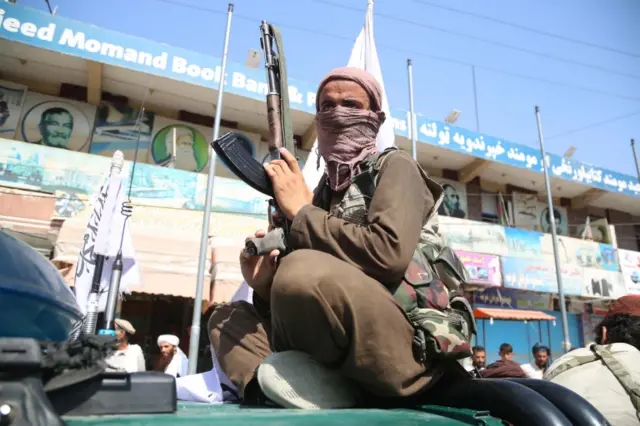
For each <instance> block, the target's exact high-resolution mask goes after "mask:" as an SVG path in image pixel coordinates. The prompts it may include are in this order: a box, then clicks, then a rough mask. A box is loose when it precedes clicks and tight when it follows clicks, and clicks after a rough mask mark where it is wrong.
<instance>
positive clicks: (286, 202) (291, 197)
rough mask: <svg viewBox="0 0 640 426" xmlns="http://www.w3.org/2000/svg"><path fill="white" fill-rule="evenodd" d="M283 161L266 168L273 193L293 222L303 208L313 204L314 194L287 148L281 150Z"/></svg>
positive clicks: (277, 161) (275, 162)
mask: <svg viewBox="0 0 640 426" xmlns="http://www.w3.org/2000/svg"><path fill="white" fill-rule="evenodd" d="M280 153H281V154H282V158H283V160H274V161H272V162H270V163H269V164H266V165H265V166H264V169H265V170H266V172H267V175H268V176H269V178H270V179H271V183H272V184H273V192H274V195H275V198H276V201H277V202H278V206H279V207H280V210H282V213H283V214H284V215H285V216H286V217H287V219H289V220H293V218H294V217H295V216H296V214H297V213H298V211H299V210H300V209H301V208H302V206H304V205H306V204H311V202H312V201H313V193H312V192H311V191H309V188H308V187H307V184H306V183H305V181H304V177H303V176H302V170H300V166H299V165H298V161H297V160H296V158H295V157H294V156H293V154H291V153H290V152H289V151H287V150H286V149H285V148H280Z"/></svg>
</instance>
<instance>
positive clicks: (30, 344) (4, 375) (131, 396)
mask: <svg viewBox="0 0 640 426" xmlns="http://www.w3.org/2000/svg"><path fill="white" fill-rule="evenodd" d="M114 345H115V340H114V339H113V338H110V337H105V336H93V335H92V336H82V337H81V338H79V339H77V340H74V341H71V342H46V343H41V342H37V341H36V340H33V339H24V338H0V395H2V400H1V401H0V405H1V406H2V407H1V408H2V411H1V412H0V424H2V425H3V426H5V425H10V426H23V425H24V426H63V425H64V423H63V421H62V420H61V419H60V416H61V415H75V416H90V415H122V414H156V413H173V412H175V411H176V408H177V396H176V384H175V378H174V377H173V376H169V375H165V374H162V373H155V372H149V373H134V374H129V373H106V372H105V362H104V359H105V358H106V356H108V355H109V354H110V353H111V352H112V351H113V348H114ZM5 412H7V413H5Z"/></svg>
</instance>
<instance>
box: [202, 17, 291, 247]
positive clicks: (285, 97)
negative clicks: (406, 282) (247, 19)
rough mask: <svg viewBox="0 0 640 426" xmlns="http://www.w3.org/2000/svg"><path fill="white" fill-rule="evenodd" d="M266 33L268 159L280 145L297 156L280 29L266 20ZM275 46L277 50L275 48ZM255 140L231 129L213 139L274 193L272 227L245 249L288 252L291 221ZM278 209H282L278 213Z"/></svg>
mask: <svg viewBox="0 0 640 426" xmlns="http://www.w3.org/2000/svg"><path fill="white" fill-rule="evenodd" d="M260 32H261V34H262V37H261V39H260V44H261V46H262V50H263V52H264V60H265V68H266V69H267V85H268V92H267V119H268V121H269V155H268V161H273V160H279V159H280V158H281V156H280V148H282V147H284V148H286V149H287V150H288V151H289V152H291V153H292V154H293V155H294V156H295V142H294V139H293V127H292V125H291V114H290V112H289V87H288V85H287V67H286V62H285V57H284V50H283V47H282V36H281V34H280V30H279V29H278V28H277V27H275V26H274V25H271V24H269V23H267V21H262V23H261V24H260ZM274 47H275V50H274ZM247 144H248V145H250V144H251V142H250V141H249V140H248V139H247V137H246V136H244V135H243V134H241V133H236V132H230V133H227V134H225V135H223V136H222V137H221V138H219V139H217V140H215V141H213V142H212V144H211V145H212V147H213V149H214V151H215V152H216V154H217V155H218V157H220V160H222V162H223V163H224V164H225V165H226V166H227V167H228V168H229V170H231V172H232V173H233V174H234V175H236V176H237V177H238V178H240V179H242V181H244V182H245V183H246V184H247V185H249V186H250V187H252V188H253V189H255V190H256V191H258V192H260V193H262V194H265V195H268V196H270V197H271V199H270V200H269V207H268V209H269V210H268V217H269V225H270V227H271V228H272V230H271V231H269V232H268V233H267V234H266V235H265V236H264V237H262V238H252V239H251V240H249V241H247V243H246V245H245V250H247V252H248V253H249V254H250V255H252V256H262V255H265V254H269V253H270V252H271V251H273V250H276V249H277V250H279V251H280V256H284V255H286V254H287V251H288V250H287V245H286V241H287V235H288V233H289V228H290V226H291V224H290V223H289V221H288V220H287V219H286V217H285V216H284V214H282V212H280V211H279V208H278V205H277V202H276V200H275V198H274V195H273V187H272V185H271V180H270V179H269V176H267V173H266V172H265V170H264V167H263V165H262V164H261V163H260V162H259V161H257V160H256V159H255V158H253V157H252V156H251V153H250V152H249V151H247V150H246V149H245V148H244V147H243V146H246V145H247ZM274 212H278V214H277V215H274Z"/></svg>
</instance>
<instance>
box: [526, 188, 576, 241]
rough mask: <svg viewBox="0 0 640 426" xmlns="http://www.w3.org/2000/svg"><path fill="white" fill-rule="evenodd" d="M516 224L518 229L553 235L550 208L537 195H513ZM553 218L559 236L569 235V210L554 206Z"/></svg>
mask: <svg viewBox="0 0 640 426" xmlns="http://www.w3.org/2000/svg"><path fill="white" fill-rule="evenodd" d="M513 211H514V223H515V226H516V227H518V228H524V229H529V230H532V231H538V232H544V233H551V222H550V217H549V216H550V215H549V207H548V205H547V203H545V202H542V201H540V200H539V199H538V195H537V194H522V193H517V192H514V193H513ZM553 216H554V220H555V222H556V232H557V233H558V235H569V226H568V225H569V222H568V217H567V209H565V208H564V207H560V206H553Z"/></svg>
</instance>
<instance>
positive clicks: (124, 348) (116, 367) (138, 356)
mask: <svg viewBox="0 0 640 426" xmlns="http://www.w3.org/2000/svg"><path fill="white" fill-rule="evenodd" d="M114 323H115V328H116V339H117V340H118V350H117V351H116V352H115V353H114V354H113V355H111V356H110V357H109V358H107V360H106V362H107V371H125V372H127V373H135V372H138V371H145V369H146V368H145V363H144V354H143V353H142V349H141V348H140V346H138V345H132V344H130V343H129V336H133V335H134V334H136V329H135V328H133V325H131V323H130V322H129V321H127V320H125V319H122V318H118V319H116V320H115V321H114Z"/></svg>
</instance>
